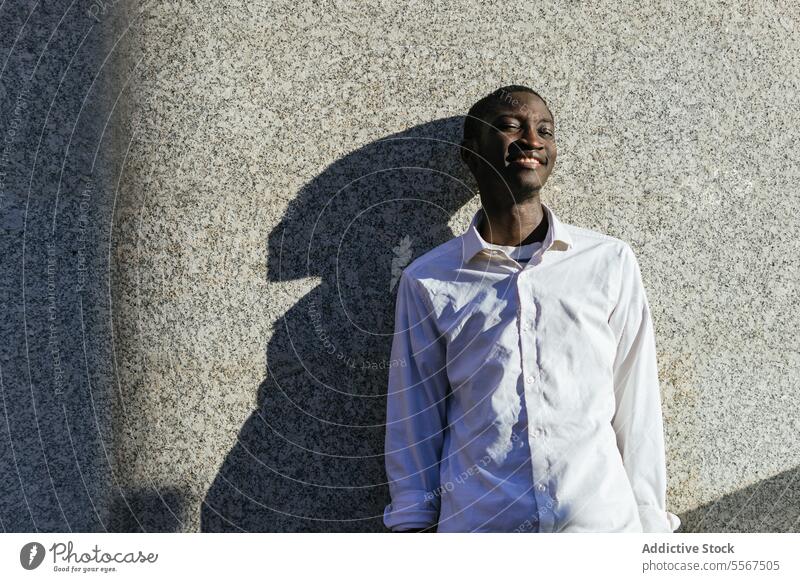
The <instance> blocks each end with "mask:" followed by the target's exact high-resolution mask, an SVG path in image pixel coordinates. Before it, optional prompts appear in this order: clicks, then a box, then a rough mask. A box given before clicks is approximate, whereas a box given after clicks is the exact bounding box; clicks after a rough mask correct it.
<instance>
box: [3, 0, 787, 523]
mask: <svg viewBox="0 0 800 582" xmlns="http://www.w3.org/2000/svg"><path fill="white" fill-rule="evenodd" d="M0 31H1V32H2V34H0V62H3V63H5V65H3V68H2V73H0V103H2V110H1V111H2V117H1V118H0V136H2V139H0V147H2V151H1V152H0V153H2V157H0V172H2V173H0V177H2V180H3V181H2V184H0V185H2V189H1V190H0V225H2V242H0V244H1V245H2V257H3V262H2V272H0V293H1V294H2V295H0V309H2V325H3V328H2V339H3V341H2V343H1V344H0V389H1V390H2V401H1V402H0V403H2V409H0V526H1V527H2V529H3V530H6V531H34V530H39V531H68V530H73V531H104V530H113V531H140V530H142V531H197V530H203V531H240V530H246V531H383V526H382V523H381V513H382V510H383V507H384V505H385V504H386V502H387V500H388V491H387V488H386V485H385V475H384V473H383V458H382V453H383V426H382V423H383V420H384V404H385V400H384V397H383V395H384V392H385V389H386V378H387V373H388V367H389V366H390V365H391V362H389V361H388V357H389V346H390V342H391V332H392V323H393V322H392V317H393V305H394V292H395V286H396V282H397V279H396V277H397V274H398V272H399V270H401V269H402V268H403V266H405V265H406V264H408V263H409V262H410V261H411V260H413V258H414V257H416V256H418V255H420V254H422V253H423V252H425V251H426V250H428V249H430V248H431V247H432V246H435V245H436V244H439V243H441V242H444V241H445V240H447V239H448V238H450V237H452V236H454V235H457V234H460V232H461V231H462V230H463V229H464V228H465V227H466V225H467V223H468V220H469V218H470V216H471V215H472V213H473V212H474V210H475V209H476V208H477V205H478V200H477V196H476V193H475V185H474V183H473V181H472V180H471V178H470V177H469V176H468V175H467V173H466V171H465V168H464V167H463V166H462V164H461V163H460V162H459V160H458V156H457V148H456V144H457V142H458V139H459V132H460V127H461V117H460V116H462V115H463V114H464V113H465V112H466V110H467V109H468V107H469V105H470V104H471V103H473V102H474V101H475V100H476V99H477V98H479V97H481V96H482V95H484V94H485V93H487V92H488V91H490V90H492V89H494V88H495V87H497V86H500V85H504V84H509V83H523V84H527V85H529V86H531V87H533V88H535V89H537V90H538V91H540V92H541V93H542V94H543V95H544V96H545V98H546V99H547V100H548V102H549V103H550V106H551V109H552V110H553V113H554V114H555V117H556V133H557V139H558V144H559V161H558V165H557V167H556V170H555V173H554V175H553V176H552V177H551V180H550V182H549V183H548V185H547V187H546V191H545V194H544V199H545V201H546V202H548V203H549V204H551V205H552V207H553V208H554V209H555V210H556V212H557V213H558V214H559V216H560V217H561V218H562V219H563V220H565V221H566V222H570V223H573V224H577V225H580V226H584V227H587V228H592V229H597V230H600V231H603V232H606V233H609V234H611V235H614V236H617V237H620V238H622V239H624V240H627V241H628V242H629V243H630V244H631V245H632V247H633V248H634V250H635V252H636V253H637V256H638V258H639V262H640V265H641V267H642V272H643V277H644V281H645V285H646V288H647V290H648V297H649V300H650V304H651V309H652V312H653V317H654V320H655V328H656V333H657V346H658V352H659V368H660V374H661V380H662V395H663V406H664V414H665V430H666V443H667V457H668V459H667V462H668V472H669V491H668V505H669V508H670V510H671V511H673V512H675V513H678V514H679V515H680V516H681V518H682V520H683V521H684V525H683V527H682V530H681V531H799V530H800V499H798V498H799V497H800V482H798V466H800V445H798V443H797V438H796V435H797V432H798V427H799V425H800V394H798V377H799V374H798V364H799V363H800V340H798V334H797V332H796V330H797V327H798V323H800V310H798V305H800V303H799V302H800V297H799V296H798V287H797V283H796V282H797V277H798V273H800V270H799V267H800V253H798V250H800V242H798V239H797V237H796V234H795V233H796V231H797V229H798V226H800V211H799V210H798V207H799V205H798V203H799V202H800V200H799V199H798V196H797V189H796V186H795V184H796V179H797V177H798V174H799V173H800V172H799V171H798V158H799V157H800V154H798V149H797V148H796V147H795V146H796V144H797V142H798V138H799V137H800V129H798V122H799V121H800V107H798V103H797V102H798V101H799V100H800V98H799V97H798V80H799V79H800V58H799V57H798V54H800V53H798V49H800V36H798V33H799V32H800V5H799V4H798V3H797V2H792V3H786V2H778V1H777V0H764V1H761V2H748V3H737V2H697V1H695V2H689V3H684V4H676V3H674V2H666V1H664V2H658V1H649V2H645V3H643V4H642V5H640V6H637V7H636V8H633V7H631V6H630V5H629V4H628V3H623V2H590V3H584V2H570V1H557V2H549V3H527V4H506V3H500V2H490V3H487V2H447V3H442V4H438V5H434V4H432V3H428V2H422V1H411V2H389V1H385V0H378V1H373V2H370V3H368V4H367V3H356V2H348V1H344V0H327V1H317V2H309V1H301V2H284V1H276V2H263V3H260V2H254V1H251V2H241V1H238V0H233V1H229V2H225V3H224V4H220V3H212V2H186V1H173V2H155V1H151V2H142V1H136V0H118V1H113V0H107V1H103V0H93V1H91V2H90V1H88V0H74V1H72V2H71V3H70V1H64V2H48V3H45V4H41V3H37V2H34V1H33V0H27V1H23V2H17V3H5V4H2V5H0Z"/></svg>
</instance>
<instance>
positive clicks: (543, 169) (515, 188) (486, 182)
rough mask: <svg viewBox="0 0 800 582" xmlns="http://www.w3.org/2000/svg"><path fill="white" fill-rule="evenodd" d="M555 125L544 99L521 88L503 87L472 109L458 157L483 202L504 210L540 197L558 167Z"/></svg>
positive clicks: (533, 92) (530, 90) (528, 89)
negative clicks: (491, 203)
mask: <svg viewBox="0 0 800 582" xmlns="http://www.w3.org/2000/svg"><path fill="white" fill-rule="evenodd" d="M554 121H555V120H554V119H553V115H552V113H551V112H550V108H549V107H548V106H547V103H545V101H544V99H543V98H542V97H541V96H540V95H539V94H538V93H536V91H534V90H533V89H530V88H528V87H523V86H521V85H509V86H507V87H502V88H500V89H498V90H496V91H494V92H492V93H490V94H489V95H487V96H486V97H484V98H483V99H481V100H480V101H478V102H477V103H475V105H473V106H472V107H471V108H470V110H469V113H467V117H466V119H465V121H464V138H463V141H462V144H461V145H462V147H461V157H462V159H463V160H464V162H465V163H466V164H467V166H469V169H470V171H471V172H472V174H473V175H474V176H475V179H476V180H477V182H478V187H479V188H480V190H481V197H482V198H485V199H488V201H490V202H494V203H496V204H500V205H506V204H510V203H518V202H520V201H522V200H524V199H526V198H530V197H532V196H535V195H536V194H537V193H538V192H539V190H540V189H541V188H542V186H544V184H545V182H546V181H547V178H548V177H549V176H550V173H551V172H552V171H553V166H555V163H556V154H557V151H556V140H555V127H554Z"/></svg>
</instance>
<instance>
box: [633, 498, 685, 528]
mask: <svg viewBox="0 0 800 582" xmlns="http://www.w3.org/2000/svg"><path fill="white" fill-rule="evenodd" d="M639 519H640V520H641V522H642V531H643V532H644V533H672V532H674V531H675V530H676V529H678V528H679V527H680V525H681V518H679V517H678V516H677V515H675V514H674V513H670V512H669V511H664V510H663V509H661V508H659V507H655V506H653V505H640V506H639Z"/></svg>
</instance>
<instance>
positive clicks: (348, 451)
mask: <svg viewBox="0 0 800 582" xmlns="http://www.w3.org/2000/svg"><path fill="white" fill-rule="evenodd" d="M462 123H463V118H462V117H452V118H446V119H441V120H437V121H434V122H431V123H427V124H423V125H420V126H417V127H414V128H412V129H409V130H407V131H403V132H401V133H398V134H395V135H390V136H388V137H386V138H384V139H381V140H378V141H375V142H373V143H370V144H368V145H366V146H364V147H362V148H360V149H358V150H356V151H354V152H353V153H351V154H349V155H347V156H346V157H344V158H343V159H341V160H339V161H337V162H336V163H334V164H332V165H331V166H330V167H328V168H327V169H326V170H325V171H324V172H323V173H322V174H320V175H319V176H318V177H316V178H315V179H314V180H313V181H311V182H310V183H309V184H307V185H306V186H305V187H304V188H303V189H302V190H301V191H300V193H299V194H298V196H297V197H296V198H295V199H294V200H293V202H292V203H291V204H290V206H289V208H288V210H287V212H286V214H285V215H284V217H283V219H282V221H281V222H280V224H278V226H277V227H276V228H275V229H274V230H273V231H272V232H271V233H270V234H269V240H268V249H267V278H268V281H269V282H271V283H278V282H289V281H293V280H298V279H304V278H308V277H318V278H319V279H320V283H319V285H318V286H316V287H315V288H314V289H313V290H312V291H311V292H310V293H308V294H307V295H306V296H304V297H303V298H302V299H300V301H299V302H297V303H296V304H294V305H293V306H292V307H291V308H290V309H289V310H288V311H287V313H286V315H285V316H284V317H282V318H281V319H280V320H278V321H277V323H276V324H275V326H274V330H273V335H272V337H271V340H270V342H269V345H268V346H267V353H266V378H265V380H264V382H263V383H262V384H261V386H260V387H259V391H258V405H257V408H256V410H254V411H253V413H252V414H251V415H250V417H249V418H248V419H247V421H246V422H245V424H244V426H243V427H242V429H241V431H240V432H239V435H238V440H237V443H236V445H235V446H234V447H233V449H232V450H231V451H230V452H229V453H228V455H227V457H226V459H225V461H224V463H223V464H222V467H221V469H220V471H219V473H218V475H217V477H216V479H215V480H214V483H213V484H212V486H211V488H210V489H209V491H208V494H207V496H206V499H205V500H204V503H203V507H202V511H201V530H202V531H242V530H243V531H267V532H269V531H272V532H301V531H302V532H338V531H342V532H344V531H386V530H385V528H384V526H383V522H382V518H383V509H384V507H385V505H386V504H387V503H388V502H389V493H388V486H387V483H386V473H385V469H384V458H383V452H384V449H383V446H384V431H385V419H386V408H385V407H386V386H387V379H388V372H389V367H390V366H392V365H398V364H399V363H397V362H391V361H390V352H391V342H392V333H393V326H394V304H395V295H396V290H397V283H398V280H399V276H400V273H401V272H402V270H403V268H404V267H405V266H407V265H408V264H409V263H410V262H411V261H412V260H414V259H415V258H416V257H418V256H419V255H421V254H423V253H425V252H426V251H428V250H430V249H431V248H433V247H435V246H437V245H438V244H441V243H443V242H445V241H447V240H448V239H450V238H452V237H453V236H454V234H453V232H452V231H451V230H450V228H449V227H448V222H449V220H450V219H451V217H452V216H453V215H454V214H455V213H456V212H457V211H458V210H459V209H460V208H461V207H462V206H463V205H464V204H465V203H466V202H467V201H468V200H470V199H471V198H472V197H473V196H474V195H475V194H476V191H475V188H474V183H473V182H472V181H471V178H470V177H468V172H467V170H466V168H465V167H464V166H463V164H462V163H461V161H460V160H459V147H458V143H459V142H460V137H461V127H462ZM273 287H274V288H276V287H279V286H277V285H276V286H273ZM280 287H283V288H287V287H286V286H280ZM273 300H274V301H275V302H278V303H281V304H284V303H287V302H290V301H292V300H293V299H292V298H291V296H288V295H287V296H280V295H278V294H276V295H275V296H274V297H273Z"/></svg>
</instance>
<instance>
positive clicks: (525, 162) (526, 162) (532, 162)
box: [511, 158, 542, 168]
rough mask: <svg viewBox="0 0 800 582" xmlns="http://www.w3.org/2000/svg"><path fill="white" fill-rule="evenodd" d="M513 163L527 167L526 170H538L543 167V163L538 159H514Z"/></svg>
mask: <svg viewBox="0 0 800 582" xmlns="http://www.w3.org/2000/svg"><path fill="white" fill-rule="evenodd" d="M511 163H512V164H518V165H520V166H525V167H526V168H538V167H539V166H541V165H542V162H540V161H539V160H537V159H536V158H514V159H513V160H511Z"/></svg>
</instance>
